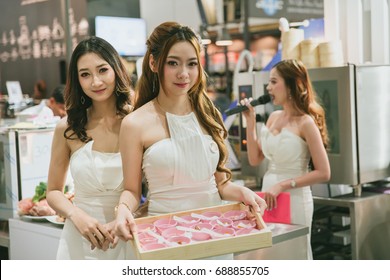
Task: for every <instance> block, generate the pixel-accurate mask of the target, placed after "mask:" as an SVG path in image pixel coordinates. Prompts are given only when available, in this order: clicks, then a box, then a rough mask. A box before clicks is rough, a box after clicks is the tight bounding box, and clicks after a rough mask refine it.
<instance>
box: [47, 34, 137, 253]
mask: <svg viewBox="0 0 390 280" xmlns="http://www.w3.org/2000/svg"><path fill="white" fill-rule="evenodd" d="M130 86H131V82H130V78H129V76H128V74H127V72H126V69H125V67H124V65H123V64H122V62H121V59H120V56H119V55H118V53H117V52H116V51H115V49H114V48H113V47H112V46H111V45H110V44H109V43H108V42H106V41H105V40H103V39H101V38H98V37H91V38H88V39H85V40H83V41H82V42H80V43H79V44H78V45H77V47H76V48H75V50H74V51H73V54H72V57H71V61H70V64H69V72H68V79H67V83H66V88H65V104H66V110H67V115H68V116H67V117H65V118H63V119H62V120H61V121H60V122H59V123H58V125H57V127H56V129H55V133H54V138H53V145H52V152H51V161H50V169H49V179H48V191H47V200H48V202H49V204H50V206H51V207H52V208H53V209H54V210H55V211H56V212H57V213H58V214H59V215H61V216H63V217H65V218H66V221H65V225H64V229H63V231H62V235H61V239H60V243H59V248H58V253H57V258H58V259H126V258H129V257H130V253H131V248H130V247H129V244H126V243H124V242H121V243H120V244H118V245H117V246H116V248H115V249H112V248H110V246H109V245H110V243H111V242H113V241H114V237H113V232H112V231H113V227H114V222H115V216H114V207H115V205H116V204H117V203H118V201H119V196H120V194H121V193H122V191H123V175H122V162H121V157H120V154H119V142H118V141H119V139H118V138H119V130H120V125H121V122H122V119H123V117H124V116H126V115H127V114H128V113H129V112H130V110H131V105H130ZM69 167H70V171H71V174H72V177H73V180H74V191H75V194H74V200H73V203H71V202H70V201H69V200H68V199H67V198H66V197H65V196H64V193H63V190H64V185H65V180H66V174H67V172H68V168H69Z"/></svg>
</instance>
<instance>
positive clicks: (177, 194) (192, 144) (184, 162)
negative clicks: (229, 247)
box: [142, 112, 221, 215]
mask: <svg viewBox="0 0 390 280" xmlns="http://www.w3.org/2000/svg"><path fill="white" fill-rule="evenodd" d="M166 118H167V122H168V127H169V133H170V136H171V138H166V139H163V140H161V141H158V142H156V143H154V144H153V145H152V146H150V147H149V148H148V149H147V150H146V151H145V153H144V156H143V166H142V169H143V171H144V174H145V177H146V180H147V183H148V188H149V192H148V200H149V210H148V211H149V215H159V214H165V213H171V212H177V211H186V210H189V209H195V208H202V207H209V206H215V205H219V204H221V198H220V195H219V193H218V189H217V187H216V182H215V177H214V173H215V171H216V168H217V164H218V159H219V150H218V146H217V144H216V143H215V142H214V140H213V139H212V137H211V136H209V135H205V134H203V132H202V130H201V128H200V125H199V123H198V120H197V118H196V116H195V114H194V113H193V112H192V113H190V114H188V115H185V116H178V115H173V114H170V113H166Z"/></svg>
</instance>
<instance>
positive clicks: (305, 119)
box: [299, 115, 319, 138]
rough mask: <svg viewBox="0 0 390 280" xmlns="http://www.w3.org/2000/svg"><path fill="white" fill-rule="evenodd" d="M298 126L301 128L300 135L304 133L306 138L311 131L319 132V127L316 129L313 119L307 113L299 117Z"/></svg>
mask: <svg viewBox="0 0 390 280" xmlns="http://www.w3.org/2000/svg"><path fill="white" fill-rule="evenodd" d="M299 128H300V130H301V133H302V135H304V137H305V138H307V137H308V135H310V134H312V133H315V134H317V133H319V129H318V127H317V125H316V123H315V121H314V120H313V118H312V117H311V116H309V115H303V116H301V117H300V120H299ZM312 135H313V134H312Z"/></svg>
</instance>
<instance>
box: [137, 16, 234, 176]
mask: <svg viewBox="0 0 390 280" xmlns="http://www.w3.org/2000/svg"><path fill="white" fill-rule="evenodd" d="M179 42H188V43H190V44H191V45H192V46H193V47H194V49H195V52H196V57H197V61H198V80H197V81H196V82H195V84H194V86H193V87H192V88H191V89H190V90H189V91H188V97H189V100H190V103H191V106H192V108H193V110H194V111H195V113H196V115H197V116H198V119H199V121H200V123H201V124H202V126H203V127H204V128H205V129H206V130H207V132H208V133H209V134H210V135H211V136H212V138H213V139H214V141H215V142H216V143H217V145H218V148H219V151H220V156H219V161H218V166H217V171H219V172H225V173H226V175H227V178H228V179H227V180H230V178H231V171H230V170H229V169H228V168H226V167H225V164H226V161H227V159H228V152H227V148H226V145H225V142H224V140H225V139H226V137H227V130H226V128H225V126H224V124H223V120H222V116H221V113H220V112H219V111H218V109H217V108H216V107H215V106H214V104H213V102H212V101H211V100H210V98H209V97H208V95H207V92H206V85H207V84H206V79H207V76H206V73H205V71H204V69H203V67H202V65H201V62H200V53H201V51H202V45H201V41H200V37H199V36H198V35H197V34H196V33H195V32H194V31H193V30H192V29H191V28H189V27H188V26H183V25H180V24H179V23H177V22H164V23H162V24H160V25H159V26H157V27H156V28H155V29H154V31H153V32H152V34H151V35H150V37H149V38H148V40H147V41H146V45H147V51H146V54H145V59H144V61H143V64H142V75H141V77H140V79H139V81H138V82H137V87H136V101H135V110H136V109H137V108H139V107H141V106H142V105H144V104H146V103H147V102H149V101H151V100H152V99H154V98H156V97H157V95H158V93H159V90H160V83H159V81H162V80H163V79H164V65H165V62H166V59H167V56H168V53H169V50H170V49H171V48H172V46H173V45H175V44H177V43H179ZM150 55H152V56H153V58H154V60H155V61H156V65H157V69H158V70H157V73H154V72H153V71H152V70H151V69H150V67H149V57H150ZM227 180H226V181H227Z"/></svg>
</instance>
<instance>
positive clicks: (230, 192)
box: [215, 172, 267, 214]
mask: <svg viewBox="0 0 390 280" xmlns="http://www.w3.org/2000/svg"><path fill="white" fill-rule="evenodd" d="M215 179H216V182H217V188H218V191H219V194H220V196H221V198H222V199H223V200H228V201H239V202H243V203H244V204H245V205H250V206H252V207H253V209H254V210H255V211H256V212H259V213H261V214H263V213H264V210H265V209H266V208H267V204H266V203H265V200H264V199H262V198H261V197H260V196H258V195H257V194H256V193H255V192H253V191H252V190H250V189H249V188H247V187H244V186H240V185H237V184H234V183H233V182H231V181H230V180H229V181H227V182H225V183H223V182H224V181H225V179H226V174H225V173H223V172H216V173H215Z"/></svg>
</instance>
